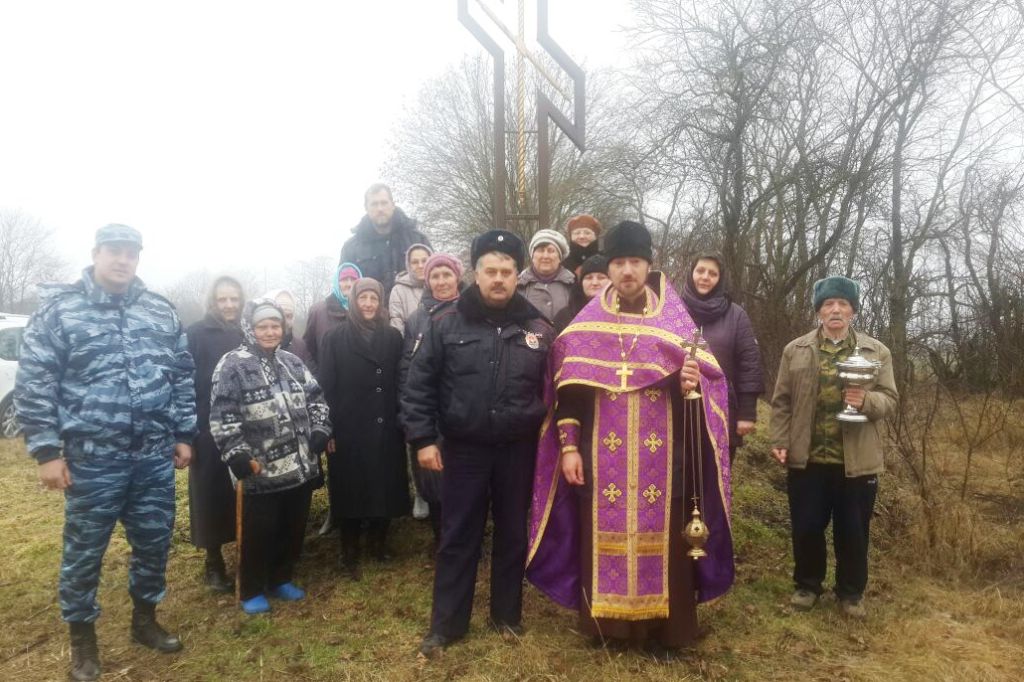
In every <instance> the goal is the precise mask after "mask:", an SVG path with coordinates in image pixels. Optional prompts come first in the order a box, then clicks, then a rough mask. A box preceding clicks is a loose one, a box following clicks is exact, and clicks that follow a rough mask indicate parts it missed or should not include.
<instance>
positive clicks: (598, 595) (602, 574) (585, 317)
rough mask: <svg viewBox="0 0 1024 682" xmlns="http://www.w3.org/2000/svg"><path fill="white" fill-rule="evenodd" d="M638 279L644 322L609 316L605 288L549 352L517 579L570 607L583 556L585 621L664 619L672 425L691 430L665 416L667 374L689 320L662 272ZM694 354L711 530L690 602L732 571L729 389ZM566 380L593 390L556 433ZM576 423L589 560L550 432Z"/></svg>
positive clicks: (715, 590)
mask: <svg viewBox="0 0 1024 682" xmlns="http://www.w3.org/2000/svg"><path fill="white" fill-rule="evenodd" d="M648 284H649V285H650V286H651V288H652V289H654V290H655V291H656V293H657V295H658V300H657V305H656V307H655V309H654V311H653V312H651V313H649V314H647V315H646V316H644V318H643V320H642V321H641V315H630V314H626V313H623V314H621V315H616V313H615V311H614V309H613V308H612V305H611V289H610V288H608V289H606V291H605V292H604V293H603V294H602V295H600V296H595V297H594V298H593V299H592V300H591V301H590V303H589V304H587V306H586V307H585V308H584V309H583V310H582V311H580V313H579V315H577V316H576V318H575V319H574V320H573V322H572V324H570V325H569V326H568V327H567V328H566V329H565V331H563V332H562V334H561V335H559V337H558V338H557V339H556V340H555V342H554V344H553V345H552V347H551V351H550V353H549V356H548V377H549V381H548V382H547V386H546V391H547V394H546V396H545V397H546V399H547V401H548V407H549V410H548V418H547V419H546V420H545V422H544V425H543V427H542V429H541V436H540V444H539V447H538V452H537V464H536V472H535V475H534V487H533V502H532V509H531V514H530V548H529V555H528V559H527V571H526V574H527V578H528V579H529V580H530V581H531V582H532V583H533V584H534V585H536V586H537V587H538V588H539V589H540V590H541V591H543V592H544V593H545V594H547V595H548V596H549V597H551V598H552V599H553V600H554V601H556V602H557V603H559V604H561V605H563V606H565V607H568V608H579V600H580V595H581V587H580V563H579V562H580V561H581V560H583V561H591V562H593V576H594V577H593V585H592V593H593V594H592V603H591V605H590V606H591V614H592V615H593V616H594V617H612V618H622V619H625V620H638V619H645V618H662V617H665V616H667V614H668V583H667V580H668V520H669V505H670V504H671V502H672V490H671V486H672V474H671V470H672V453H671V449H672V442H673V441H672V439H673V429H683V428H693V423H692V422H691V423H688V424H683V423H679V422H683V421H689V420H682V419H674V418H673V416H674V415H673V414H672V403H671V397H670V395H669V390H668V389H667V386H668V384H667V381H677V380H678V375H677V373H678V371H679V369H680V368H681V367H682V365H683V362H684V361H685V360H686V357H687V350H686V348H687V345H688V342H689V340H690V339H691V338H692V337H693V332H694V330H695V329H696V325H695V324H694V322H693V320H692V319H691V317H690V315H689V313H688V312H687V311H686V308H685V306H684V305H683V303H682V301H681V300H680V299H679V296H678V295H677V294H676V292H675V291H674V290H673V289H672V287H671V285H669V284H668V282H667V280H666V279H665V277H664V275H662V274H661V273H652V274H651V278H650V279H649V280H648ZM620 320H621V322H620ZM620 332H621V339H622V341H621V342H620V337H619V334H620ZM634 335H638V336H637V343H636V345H635V347H634V349H633V350H632V352H630V353H629V354H628V357H627V362H626V365H627V367H626V370H627V371H625V372H624V371H623V361H622V359H621V356H620V350H621V349H620V345H621V346H624V347H625V348H626V349H628V348H629V347H630V346H631V345H632V339H633V337H634ZM697 361H698V363H699V364H700V373H701V380H700V383H701V390H700V392H701V394H702V395H703V400H701V401H700V402H699V404H702V405H703V407H704V423H705V424H706V425H707V436H708V440H709V441H710V443H711V445H712V448H711V450H710V451H708V450H707V449H706V448H702V452H701V455H702V457H701V460H702V462H703V467H702V469H703V471H702V473H703V479H702V481H700V483H699V485H698V486H697V487H698V488H699V487H701V486H702V487H703V492H704V494H703V498H702V499H701V504H700V509H701V512H702V516H703V519H704V522H705V523H706V524H707V526H708V528H709V529H710V531H711V535H710V538H709V541H708V544H707V546H706V547H705V549H706V551H707V553H708V556H706V557H704V558H701V559H699V560H697V564H696V580H697V595H698V599H699V600H700V601H707V600H710V599H714V598H716V597H718V596H721V595H722V594H724V593H725V592H726V591H727V590H728V589H729V587H730V586H731V585H732V582H733V578H734V565H733V554H732V537H731V532H730V527H729V507H730V502H731V494H730V476H729V473H730V472H729V459H728V452H729V435H728V434H729V429H728V423H729V419H728V414H727V411H728V388H727V384H726V379H725V376H724V374H723V373H722V371H721V368H720V367H719V366H718V363H717V361H716V360H715V358H714V357H713V356H712V355H711V354H710V353H708V352H707V351H698V352H697ZM673 375H675V376H673ZM570 384H580V385H584V386H590V387H592V388H594V389H595V390H594V423H593V424H585V425H582V426H581V427H577V425H575V424H566V425H563V428H561V429H560V428H559V427H557V426H556V425H555V424H553V423H552V419H553V414H554V409H555V399H556V395H557V390H558V389H559V388H561V387H562V386H567V385H570ZM676 416H678V415H676ZM579 428H585V429H592V447H593V448H594V450H595V452H593V453H582V455H583V457H584V458H590V461H591V462H592V465H593V471H592V473H591V475H592V478H593V480H592V484H593V485H592V488H593V498H592V505H591V507H592V509H593V514H594V518H593V532H594V538H593V540H594V542H593V547H594V552H593V555H592V556H588V557H580V554H579V547H580V543H579V536H578V533H579V528H580V525H579V518H578V514H579V509H578V503H577V500H576V497H575V495H574V494H573V493H572V491H571V489H570V486H569V485H568V484H567V483H566V482H565V479H564V478H563V477H562V472H561V467H560V466H559V460H560V455H561V447H562V443H560V436H561V440H562V441H563V442H564V441H565V440H566V439H567V438H570V439H573V438H577V437H578V436H577V434H578V432H579ZM560 431H565V432H566V433H564V434H560ZM698 442H707V441H705V440H704V439H703V438H700V439H698ZM694 454H695V453H685V457H684V465H683V468H684V476H685V477H686V478H690V476H691V475H692V474H691V472H692V471H693V466H692V463H691V461H692V460H691V458H692V456H693V455H694ZM677 499H678V498H677ZM678 502H685V503H686V507H685V509H686V511H687V514H686V515H685V517H686V518H684V523H685V521H688V520H689V513H688V512H689V510H690V509H691V508H692V504H691V502H690V500H678ZM686 560H687V561H691V560H692V559H689V558H686Z"/></svg>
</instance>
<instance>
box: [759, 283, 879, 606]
mask: <svg viewBox="0 0 1024 682" xmlns="http://www.w3.org/2000/svg"><path fill="white" fill-rule="evenodd" d="M814 309H815V311H816V312H817V315H818V327H817V328H816V329H814V330H813V331H811V332H808V333H807V334H804V335H803V336H801V337H799V338H797V339H794V340H793V341H791V342H790V343H789V344H788V345H787V346H786V348H785V349H784V350H783V351H782V361H781V363H780V365H779V372H778V378H777V380H776V382H775V393H774V395H773V396H772V419H771V439H772V454H773V455H774V456H775V458H776V459H777V460H778V461H779V462H780V463H781V464H785V465H786V466H787V467H788V468H789V469H788V477H787V493H788V496H789V514H790V521H791V524H792V532H793V560H794V568H793V582H794V586H795V591H794V592H793V596H792V597H791V598H790V604H791V605H792V606H793V607H794V608H796V609H798V610H801V611H806V610H809V609H811V608H813V607H814V605H815V604H816V603H817V601H818V598H819V597H820V596H821V593H822V583H823V582H824V580H825V571H826V567H827V561H828V552H827V548H826V544H825V529H826V528H828V525H829V523H831V524H832V538H833V545H834V550H835V555H836V584H835V593H836V598H837V599H838V600H839V607H840V609H841V610H842V611H843V613H845V614H846V615H848V616H852V617H855V618H864V617H865V616H866V615H867V611H866V609H865V607H864V589H865V587H866V586H867V580H868V528H869V524H870V521H871V514H872V510H873V508H874V505H875V496H876V494H877V492H878V474H879V473H881V472H882V470H883V469H884V463H883V458H882V428H883V422H884V420H885V419H886V418H887V417H889V416H891V415H892V414H894V413H895V411H896V402H897V399H898V396H897V394H896V383H895V380H894V379H893V371H892V356H891V354H890V353H889V349H888V348H886V347H885V346H884V345H883V344H882V343H881V342H879V341H877V340H875V339H873V338H871V337H870V336H868V335H867V334H863V333H856V332H854V330H853V329H852V328H851V326H850V325H851V322H852V321H853V318H854V316H855V315H856V314H857V311H858V310H859V309H860V287H859V286H858V284H857V282H855V281H853V280H851V279H848V278H846V277H826V278H825V279H821V280H818V281H817V282H815V283H814ZM854 350H859V351H860V354H861V355H863V356H864V357H865V358H866V359H868V360H876V361H878V362H879V363H880V367H879V370H878V375H877V376H876V377H875V379H874V381H873V382H872V383H869V384H867V385H865V386H861V387H847V388H844V387H843V384H842V382H841V381H840V379H839V371H838V368H837V366H836V365H837V363H839V362H842V361H844V360H846V359H848V358H849V357H850V356H851V355H852V354H853V352H854ZM844 404H848V405H850V406H852V407H854V408H856V409H857V410H859V411H860V412H861V413H863V414H864V416H866V417H867V421H866V422H862V423H857V422H845V421H840V420H838V419H837V418H836V417H837V415H838V413H839V412H840V411H842V410H843V407H844Z"/></svg>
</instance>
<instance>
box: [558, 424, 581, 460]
mask: <svg viewBox="0 0 1024 682" xmlns="http://www.w3.org/2000/svg"><path fill="white" fill-rule="evenodd" d="M558 443H559V446H560V447H561V452H563V453H564V452H574V451H578V450H579V447H580V422H579V420H577V419H560V420H559V421H558Z"/></svg>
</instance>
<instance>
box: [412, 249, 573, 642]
mask: <svg viewBox="0 0 1024 682" xmlns="http://www.w3.org/2000/svg"><path fill="white" fill-rule="evenodd" d="M471 256H472V262H473V264H474V268H475V270H476V283H475V284H474V285H473V286H471V287H469V288H468V289H466V291H465V292H463V294H462V295H461V296H460V297H459V299H458V301H457V302H456V303H455V304H454V305H446V306H443V307H442V308H441V309H440V310H439V311H438V312H437V314H436V315H435V316H433V318H432V319H431V322H430V327H429V329H428V331H427V332H426V333H425V334H424V335H423V342H422V344H421V345H420V347H419V348H418V349H417V350H416V352H415V353H414V355H413V358H412V364H411V366H410V368H409V374H408V378H407V381H406V385H405V390H404V392H403V395H402V414H403V417H404V423H405V427H406V438H407V439H408V441H409V442H410V443H411V444H412V445H413V447H415V448H416V450H417V458H418V460H419V464H420V466H421V467H424V468H426V469H430V470H434V471H440V470H441V469H442V468H443V469H444V477H443V480H442V483H441V503H442V506H443V508H444V516H443V518H442V521H441V524H442V526H441V543H440V547H439V548H438V552H437V568H436V572H435V576H434V605H433V612H432V614H431V623H430V632H429V633H428V634H427V636H426V637H425V638H424V639H423V642H422V643H421V645H420V652H421V653H422V654H424V655H425V656H431V655H434V654H436V653H438V652H439V651H440V650H441V649H443V648H444V647H445V646H447V645H448V644H449V643H451V642H453V641H455V640H457V639H459V638H461V637H462V636H464V635H465V634H466V631H467V630H468V629H469V618H470V613H471V611H472V606H473V588H474V586H475V583H476V571H477V563H478V562H479V559H480V546H481V542H482V541H483V533H484V524H485V522H486V520H487V510H488V507H490V509H491V514H492V517H493V519H494V546H493V551H492V558H491V609H490V621H491V624H492V626H493V627H494V628H495V629H496V630H498V632H500V633H501V634H502V635H503V636H510V637H512V636H518V635H519V634H521V633H522V625H520V620H521V617H522V603H523V572H524V569H525V563H526V542H527V527H526V523H527V513H528V511H529V507H530V492H531V480H532V476H533V461H534V451H535V449H536V445H537V434H538V429H539V427H540V425H541V421H542V420H543V418H544V413H545V407H544V399H543V393H544V364H545V358H546V355H547V349H548V347H549V345H550V344H551V341H552V338H553V330H552V328H551V326H550V325H549V324H548V323H547V322H545V321H544V319H543V317H542V316H541V313H540V311H538V310H537V309H536V308H534V307H533V306H532V305H530V303H529V302H528V301H527V300H526V299H525V298H524V297H523V296H522V295H521V294H519V293H517V292H516V275H517V273H518V272H519V271H520V270H521V269H522V267H523V261H524V258H525V255H524V249H523V243H522V241H521V240H520V239H519V238H518V237H517V236H515V235H514V234H512V233H511V232H506V231H504V230H492V231H490V232H487V233H486V234H483V235H481V236H479V237H477V238H476V239H475V240H473V245H472V249H471ZM441 437H443V441H444V442H443V447H444V452H443V453H442V452H441V450H440V449H439V448H438V445H437V443H438V439H439V438H441Z"/></svg>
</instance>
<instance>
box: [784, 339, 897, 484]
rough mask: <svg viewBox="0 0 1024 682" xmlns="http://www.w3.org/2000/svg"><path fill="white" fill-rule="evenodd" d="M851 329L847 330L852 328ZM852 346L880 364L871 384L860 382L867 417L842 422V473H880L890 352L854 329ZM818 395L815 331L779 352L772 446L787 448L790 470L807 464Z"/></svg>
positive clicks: (891, 389)
mask: <svg viewBox="0 0 1024 682" xmlns="http://www.w3.org/2000/svg"><path fill="white" fill-rule="evenodd" d="M851 333H852V332H851ZM857 347H858V348H859V349H860V352H861V355H863V356H864V357H865V358H867V359H868V360H878V361H879V362H881V363H882V367H881V369H880V370H879V372H878V377H877V379H876V381H875V383H873V384H868V385H867V386H865V389H866V390H867V394H866V395H865V396H864V406H863V407H862V408H861V412H863V413H864V414H865V415H866V416H867V418H868V420H869V421H867V422H864V423H860V424H857V423H846V422H844V423H843V459H844V461H845V465H846V475H847V476H848V477H851V476H865V475H867V474H877V473H880V472H881V471H882V470H883V469H884V468H885V465H884V462H883V460H882V429H883V428H884V420H885V418H886V417H890V416H892V415H893V414H894V413H895V412H896V402H897V400H898V399H899V396H898V395H897V393H896V381H895V379H894V378H893V373H892V355H891V354H890V353H889V349H888V348H886V347H885V345H884V344H882V343H881V342H880V341H877V340H875V339H873V338H871V337H870V336H868V335H867V334H857ZM817 400H818V330H817V329H815V330H814V331H812V332H810V333H808V334H805V335H803V336H801V337H799V338H797V339H794V340H793V341H790V342H789V344H788V345H787V346H786V348H785V349H784V350H783V351H782V361H781V363H780V364H779V375H778V378H777V379H776V381H775V394H774V395H773V396H772V419H771V440H772V447H775V448H786V449H787V450H788V453H787V456H786V464H787V465H788V466H790V467H792V468H794V469H803V468H805V467H806V466H807V459H808V456H809V455H810V449H811V432H812V430H813V428H814V418H815V414H814V413H815V408H816V405H817Z"/></svg>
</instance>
